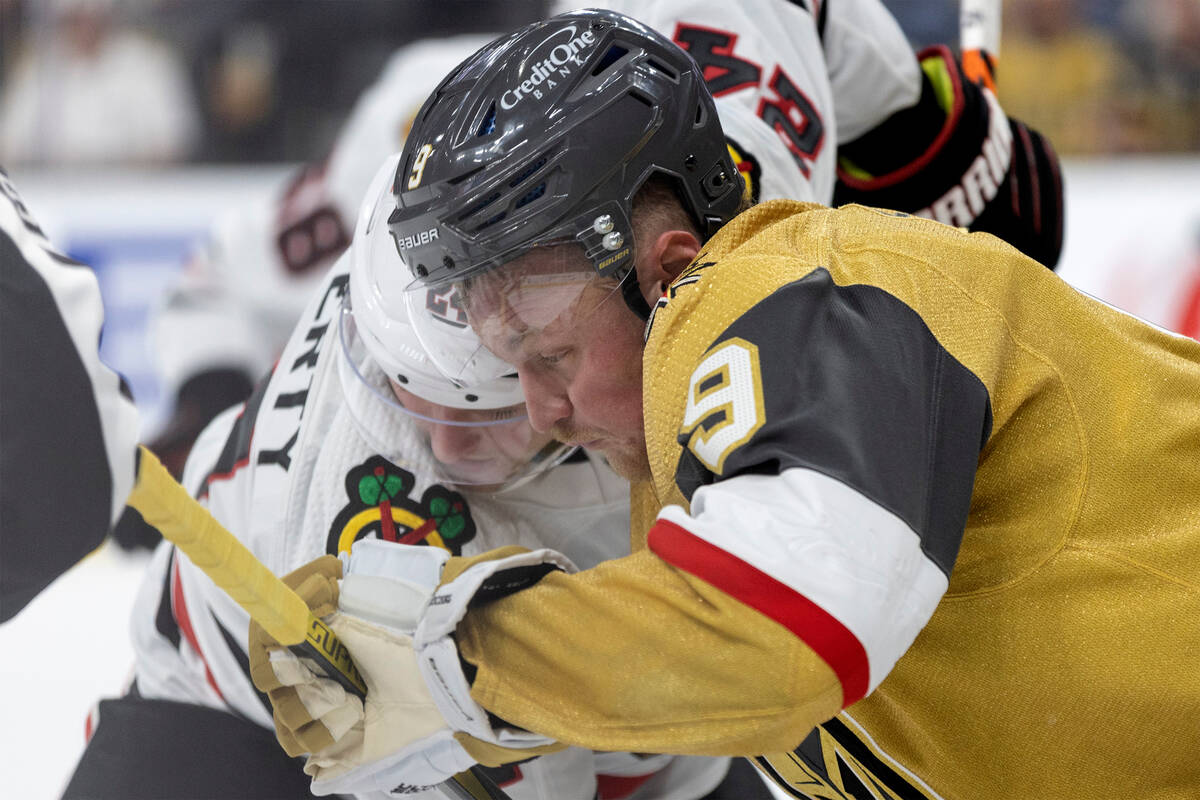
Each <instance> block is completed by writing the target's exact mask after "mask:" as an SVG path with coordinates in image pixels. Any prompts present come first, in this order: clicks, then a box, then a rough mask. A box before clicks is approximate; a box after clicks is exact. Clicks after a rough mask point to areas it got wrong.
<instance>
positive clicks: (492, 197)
mask: <svg viewBox="0 0 1200 800" xmlns="http://www.w3.org/2000/svg"><path fill="white" fill-rule="evenodd" d="M499 199H500V193H499V192H492V193H491V194H489V195H488V196H487V197H485V198H484V199H483V200H481V201H479V202H478V203H476V204H475V205H473V206H471V208H469V209H468V210H467V213H465V214H463V215H462V216H461V217H459V218H458V219H459V221H462V220H465V219H466V218H467V217H473V216H475V215H476V214H478V213H479V212H480V211H483V210H484V209H485V208H487V207H488V206H490V205H491V204H492V203H494V202H496V201H497V200H499ZM485 224H486V223H485Z"/></svg>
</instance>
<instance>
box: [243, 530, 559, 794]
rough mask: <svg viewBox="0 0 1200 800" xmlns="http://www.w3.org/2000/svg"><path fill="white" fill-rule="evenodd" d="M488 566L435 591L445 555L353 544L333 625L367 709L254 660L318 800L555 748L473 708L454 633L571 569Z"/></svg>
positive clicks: (515, 553) (271, 659) (498, 559)
mask: <svg viewBox="0 0 1200 800" xmlns="http://www.w3.org/2000/svg"><path fill="white" fill-rule="evenodd" d="M489 556H492V560H482V561H477V562H476V563H474V564H471V565H470V566H469V567H468V568H467V569H465V570H464V571H462V572H461V573H459V574H457V575H454V576H451V577H452V579H451V580H450V581H449V582H448V583H446V584H445V585H442V586H439V585H438V583H439V580H440V578H441V576H442V572H443V568H444V566H445V564H446V562H447V560H448V559H449V557H450V556H449V553H447V552H446V551H444V550H441V549H440V548H434V547H423V546H408V545H401V544H395V543H392V542H386V541H382V540H378V539H365V540H362V541H359V542H357V543H355V545H354V548H353V550H352V552H351V555H350V557H349V560H348V566H347V567H346V570H345V577H344V578H343V579H342V581H341V584H340V592H339V593H338V595H337V597H336V605H337V611H336V612H335V613H332V614H331V615H330V616H328V617H327V618H326V622H327V624H328V625H329V626H330V628H332V629H333V631H334V632H335V633H336V634H337V635H338V638H340V639H341V641H342V643H343V644H345V645H346V647H347V648H348V649H349V651H350V654H351V656H352V657H353V659H354V662H355V664H356V665H357V667H358V670H359V672H360V673H361V675H362V677H363V680H364V681H365V682H366V684H367V696H366V700H365V702H360V701H359V700H358V698H356V697H353V696H351V695H348V694H347V693H346V692H345V691H344V690H342V688H341V687H340V686H339V685H337V684H336V683H334V682H333V681H331V680H328V679H326V678H324V677H320V676H319V675H318V674H317V673H315V672H314V671H313V670H312V669H310V668H309V666H308V665H307V664H306V663H305V661H304V660H303V659H300V658H297V657H296V656H295V655H293V654H292V653H291V652H290V651H288V650H285V649H279V648H277V649H272V650H270V651H269V652H268V654H267V660H266V664H262V663H261V662H262V656H261V654H260V655H259V656H258V661H259V662H260V663H258V664H256V663H255V657H254V655H252V661H251V671H252V674H253V675H254V677H255V683H256V685H258V684H259V679H260V677H261V676H262V673H264V672H267V673H268V674H267V676H266V679H265V680H263V682H262V684H261V685H259V688H260V689H263V690H264V691H267V692H268V695H270V696H271V699H272V702H273V703H274V704H275V708H276V712H275V721H276V730H277V734H278V736H279V739H280V742H281V743H282V744H283V745H284V747H285V749H288V751H289V752H292V751H293V750H295V749H296V748H297V747H298V748H301V749H300V750H299V751H298V752H308V753H309V758H308V761H307V763H306V765H305V768H304V770H305V772H306V773H308V774H309V775H311V776H312V778H313V783H312V790H313V793H314V794H318V795H326V794H340V793H345V794H350V793H359V792H369V791H382V792H385V793H391V794H395V795H397V796H403V795H406V794H411V793H412V792H414V791H417V790H419V789H421V788H427V787H430V786H433V785H435V784H438V783H441V782H442V781H444V780H446V779H447V778H449V777H450V776H451V775H454V774H456V773H458V772H461V771H463V770H464V769H467V768H468V767H470V766H471V765H473V764H475V763H485V764H489V765H494V764H500V763H505V762H511V761H519V760H523V759H526V758H530V757H533V756H535V755H540V754H542V753H545V752H551V751H553V750H557V749H560V747H561V745H558V744H556V743H555V742H553V741H552V740H550V739H547V738H546V737H544V736H540V735H538V734H534V733H530V732H528V731H522V730H517V729H512V728H506V727H499V728H494V727H493V725H492V723H491V721H490V720H489V718H488V714H487V712H486V711H485V710H484V709H483V707H481V706H480V705H479V704H478V703H476V702H475V701H474V700H473V699H472V698H471V694H470V684H469V682H468V681H467V679H466V676H465V675H464V674H463V672H462V664H461V661H460V660H459V656H458V647H457V645H456V644H455V642H454V640H453V638H452V634H453V632H454V629H455V627H456V626H457V624H458V622H459V620H461V619H462V617H463V615H464V614H465V613H466V611H467V608H468V606H469V605H472V604H476V603H479V602H486V601H487V600H489V599H496V598H497V597H501V596H503V595H504V594H508V593H510V592H513V591H518V590H520V589H522V588H525V587H526V586H529V585H531V584H532V583H535V582H536V581H537V580H539V579H540V578H541V577H542V576H544V575H545V574H546V573H548V572H550V571H552V570H554V569H564V570H570V571H574V566H573V565H572V564H571V563H570V561H568V560H567V559H566V558H565V557H564V556H561V555H559V554H558V553H555V552H553V551H549V550H539V551H534V552H528V551H523V550H520V549H519V548H515V547H514V548H503V549H502V550H501V551H494V552H493V553H491V554H489ZM310 582H311V581H310ZM306 599H307V598H306ZM253 648H254V642H253V634H252V652H253ZM277 697H278V698H279V699H278V700H277V699H276V698H277ZM289 744H290V745H291V748H289Z"/></svg>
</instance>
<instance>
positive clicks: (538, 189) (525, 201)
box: [513, 181, 546, 210]
mask: <svg viewBox="0 0 1200 800" xmlns="http://www.w3.org/2000/svg"><path fill="white" fill-rule="evenodd" d="M545 193H546V182H545V181H542V182H541V183H539V184H538V185H537V186H535V187H533V188H532V189H530V190H529V191H528V192H526V193H525V194H524V195H523V196H522V197H521V199H520V200H518V201H517V204H516V205H515V206H513V210H516V209H518V208H520V207H521V206H526V205H529V204H530V203H532V202H533V201H534V200H537V199H538V198H539V197H541V196H542V195H544V194H545Z"/></svg>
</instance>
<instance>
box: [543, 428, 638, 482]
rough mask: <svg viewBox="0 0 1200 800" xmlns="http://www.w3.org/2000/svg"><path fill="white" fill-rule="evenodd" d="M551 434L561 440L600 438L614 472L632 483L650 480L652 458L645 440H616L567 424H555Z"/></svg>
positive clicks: (601, 452) (602, 449) (606, 457)
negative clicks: (649, 455)
mask: <svg viewBox="0 0 1200 800" xmlns="http://www.w3.org/2000/svg"><path fill="white" fill-rule="evenodd" d="M550 433H551V435H552V436H553V437H554V438H555V439H557V440H558V441H560V442H587V441H594V440H600V441H602V442H604V443H605V444H607V446H606V447H597V448H594V449H595V450H597V451H599V453H600V454H601V455H603V456H604V460H605V461H607V462H608V465H609V466H610V467H612V470H613V472H615V473H617V474H618V475H620V476H621V477H622V478H624V479H625V480H627V481H630V482H631V483H636V482H638V481H648V480H650V459H649V457H648V456H647V455H646V445H645V443H644V442H626V441H620V442H617V441H614V440H613V439H612V438H611V437H610V436H606V435H605V434H604V433H603V432H600V431H589V430H585V429H582V428H574V427H570V426H567V425H562V424H559V425H555V426H554V428H553V429H552V430H551V432H550Z"/></svg>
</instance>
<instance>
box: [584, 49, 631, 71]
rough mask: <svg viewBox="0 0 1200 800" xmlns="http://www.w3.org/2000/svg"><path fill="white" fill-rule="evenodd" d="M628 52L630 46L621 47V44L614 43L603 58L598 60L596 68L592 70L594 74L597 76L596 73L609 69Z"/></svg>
mask: <svg viewBox="0 0 1200 800" xmlns="http://www.w3.org/2000/svg"><path fill="white" fill-rule="evenodd" d="M628 52H629V48H627V47H621V45H619V44H614V45H612V46H610V47H609V48H608V52H606V53H605V54H604V56H603V58H601V59H600V60H599V61H597V62H596V68H595V69H593V70H592V75H593V76H596V75H599V74H600V73H601V72H604V70H606V69H608V68H609V67H611V66H612V65H613V64H615V63H617V62H618V61H620V60H621V56H623V55H625V54H626V53H628Z"/></svg>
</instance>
